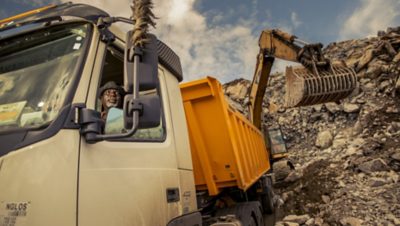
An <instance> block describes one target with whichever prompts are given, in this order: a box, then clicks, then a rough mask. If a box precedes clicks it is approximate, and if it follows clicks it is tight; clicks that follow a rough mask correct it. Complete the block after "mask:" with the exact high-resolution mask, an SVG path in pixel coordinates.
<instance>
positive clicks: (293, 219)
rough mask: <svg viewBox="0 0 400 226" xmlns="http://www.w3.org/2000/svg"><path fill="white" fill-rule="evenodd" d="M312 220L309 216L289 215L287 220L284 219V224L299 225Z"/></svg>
mask: <svg viewBox="0 0 400 226" xmlns="http://www.w3.org/2000/svg"><path fill="white" fill-rule="evenodd" d="M309 219H310V216H309V215H308V214H305V215H288V216H286V217H285V218H283V221H284V222H293V223H297V224H304V223H306V221H308V220H309Z"/></svg>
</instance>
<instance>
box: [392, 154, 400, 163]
mask: <svg viewBox="0 0 400 226" xmlns="http://www.w3.org/2000/svg"><path fill="white" fill-rule="evenodd" d="M390 158H392V159H394V160H397V161H400V152H397V153H394V154H393V155H391V156H390Z"/></svg>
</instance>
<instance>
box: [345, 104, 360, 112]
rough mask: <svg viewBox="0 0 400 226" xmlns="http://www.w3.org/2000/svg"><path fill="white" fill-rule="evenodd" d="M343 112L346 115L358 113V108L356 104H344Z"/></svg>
mask: <svg viewBox="0 0 400 226" xmlns="http://www.w3.org/2000/svg"><path fill="white" fill-rule="evenodd" d="M343 110H344V112H346V113H356V112H359V111H360V106H359V105H358V104H350V103H344V104H343Z"/></svg>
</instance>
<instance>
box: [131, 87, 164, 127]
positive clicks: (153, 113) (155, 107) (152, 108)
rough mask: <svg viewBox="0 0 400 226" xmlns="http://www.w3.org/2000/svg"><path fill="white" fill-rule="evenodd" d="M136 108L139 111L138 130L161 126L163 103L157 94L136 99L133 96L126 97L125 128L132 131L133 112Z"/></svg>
mask: <svg viewBox="0 0 400 226" xmlns="http://www.w3.org/2000/svg"><path fill="white" fill-rule="evenodd" d="M135 108H138V109H139V112H140V113H139V125H138V128H140V129H144V128H152V127H157V126H159V125H160V122H161V121H160V120H161V101H160V96H158V95H157V94H156V93H154V94H148V95H143V96H140V97H139V98H137V99H134V98H133V96H132V95H125V98H124V109H126V110H124V127H125V128H126V129H130V128H132V126H133V120H132V119H133V118H132V114H130V112H132V111H133V110H134V109H135Z"/></svg>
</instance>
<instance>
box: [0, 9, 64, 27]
mask: <svg viewBox="0 0 400 226" xmlns="http://www.w3.org/2000/svg"><path fill="white" fill-rule="evenodd" d="M54 7H56V5H54V4H51V5H48V6H44V7H41V8H38V9H34V10H30V11H27V12H24V13H21V14H18V15H15V16H12V17H9V18H6V19H3V20H0V27H1V26H2V25H3V24H5V23H8V22H11V21H14V20H18V19H21V18H24V17H27V16H30V15H33V14H36V13H40V12H43V11H45V10H47V9H50V8H54Z"/></svg>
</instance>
